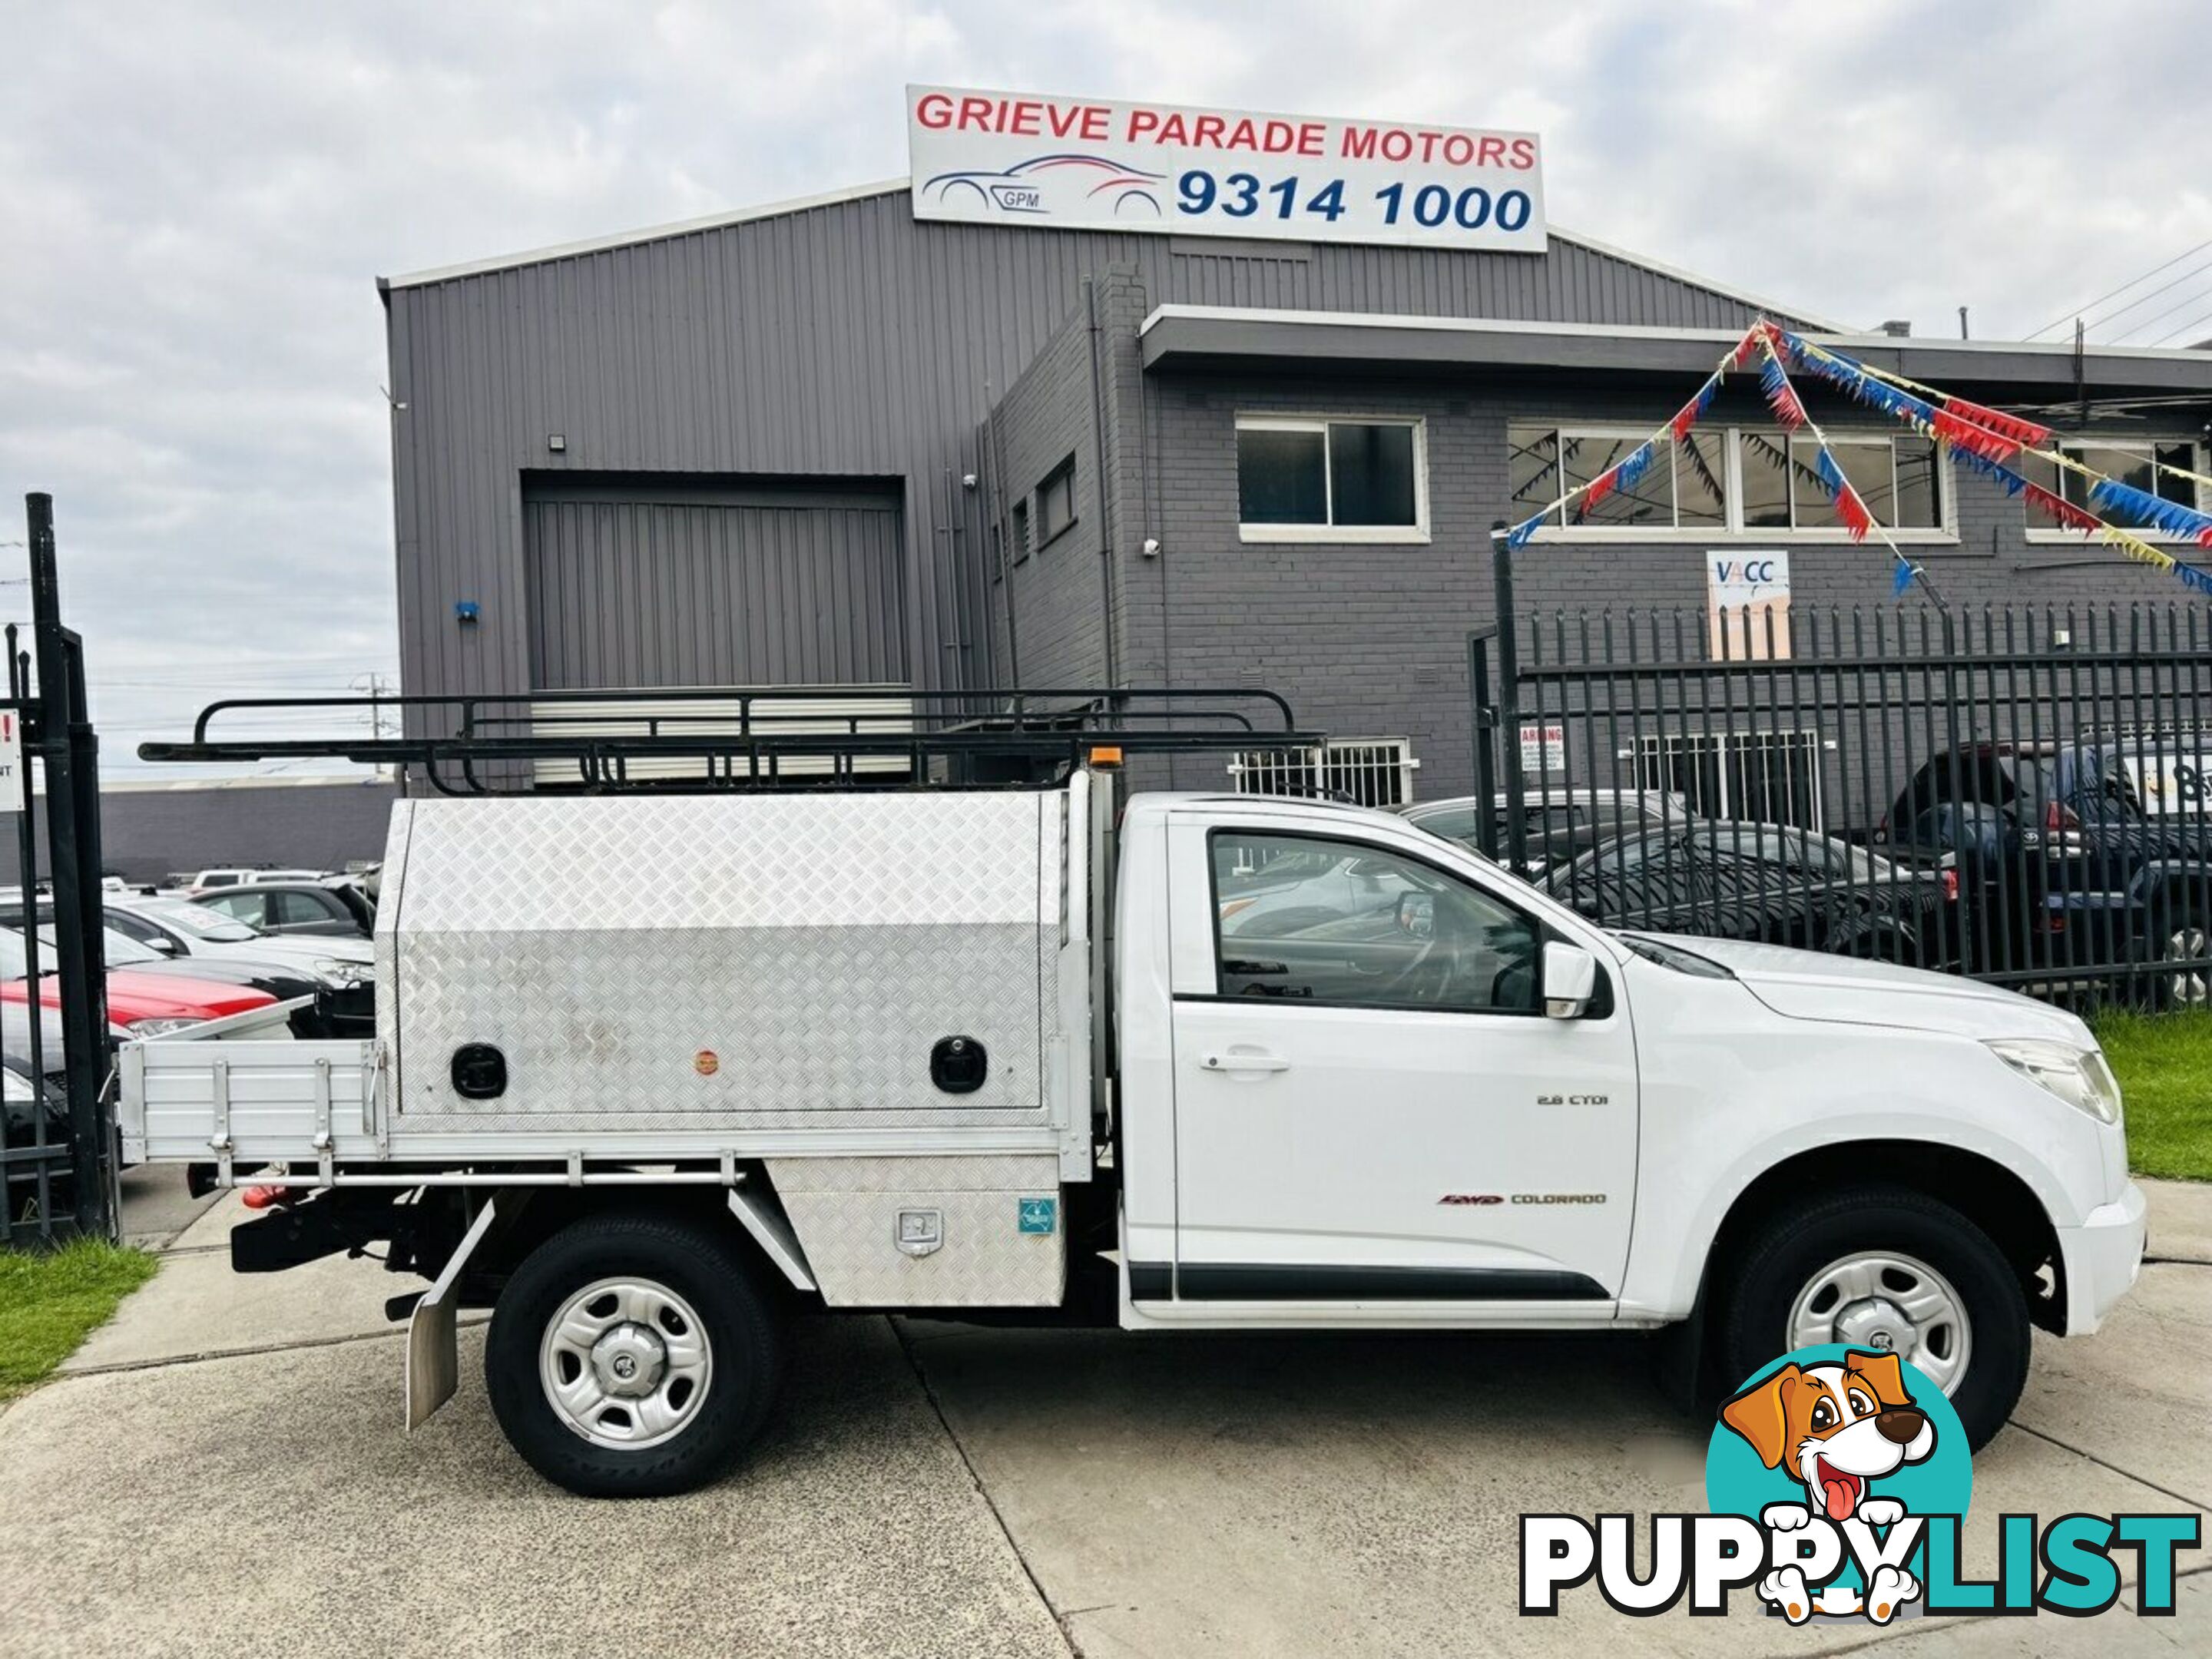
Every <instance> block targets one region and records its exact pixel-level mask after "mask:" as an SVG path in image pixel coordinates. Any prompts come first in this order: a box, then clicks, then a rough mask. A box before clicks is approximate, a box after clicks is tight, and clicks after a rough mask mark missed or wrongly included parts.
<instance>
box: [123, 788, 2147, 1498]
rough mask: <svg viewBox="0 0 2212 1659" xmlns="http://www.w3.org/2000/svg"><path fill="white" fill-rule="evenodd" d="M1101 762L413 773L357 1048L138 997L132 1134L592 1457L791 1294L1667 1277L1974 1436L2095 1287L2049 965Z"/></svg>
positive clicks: (1356, 1301) (1545, 1297)
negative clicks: (1556, 897)
mask: <svg viewBox="0 0 2212 1659" xmlns="http://www.w3.org/2000/svg"><path fill="white" fill-rule="evenodd" d="M1115 781H1116V780H1115V776H1114V775H1113V774H1112V773H1111V772H1109V771H1106V770H1101V769H1093V768H1091V767H1089V766H1085V767H1083V768H1080V769H1076V770H1074V771H1073V774H1072V775H1069V776H1067V777H1066V780H1065V781H1062V782H1060V783H1058V784H1055V785H1052V786H1048V787H1003V788H989V789H982V788H977V789H945V788H938V789H921V790H910V791H896V790H880V789H864V788H852V789H825V788H822V787H815V788H813V789H811V790H793V791H790V792H787V793H746V792H742V791H726V792H723V793H698V794H690V795H674V796H671V795H653V794H642V793H641V794H627V795H623V794H615V795H602V796H560V795H525V796H516V797H508V798H490V799H458V800H447V799H421V800H411V801H407V802H404V803H402V804H401V805H399V806H398V808H397V809H396V811H395V815H394V818H393V821H392V830H391V836H390V841H389V845H388V847H387V850H386V861H385V888H384V895H383V902H382V904H381V905H380V908H379V909H378V912H377V920H376V935H375V951H376V989H377V999H378V1019H379V1026H380V1030H379V1035H378V1037H377V1039H376V1041H374V1042H267V1043H263V1042H252V1041H237V1040H234V1041H231V1042H223V1043H220V1044H194V1043H184V1042H154V1043H143V1044H138V1043H134V1044H130V1045H127V1046H126V1048H125V1054H124V1061H123V1076H124V1094H123V1104H122V1126H123V1135H124V1142H125V1155H126V1158H130V1159H133V1160H136V1159H165V1160H172V1161H180V1162H181V1161H193V1162H204V1161H206V1160H208V1159H210V1158H214V1159H215V1160H216V1161H217V1163H218V1164H219V1166H220V1171H221V1178H222V1181H223V1182H225V1183H226V1184H229V1185H246V1184H249V1183H251V1182H259V1183H262V1184H264V1185H274V1186H276V1187H278V1188H280V1189H281V1190H280V1193H279V1195H278V1200H277V1202H276V1204H275V1205H274V1206H272V1207H271V1208H270V1209H269V1211H268V1212H266V1213H265V1214H264V1216H263V1217H261V1218H258V1219H257V1220H255V1221H253V1222H251V1223H249V1224H247V1225H246V1226H244V1227H242V1228H240V1230H239V1232H238V1234H237V1242H236V1243H235V1244H234V1261H235V1264H236V1265H237V1266H238V1267H240V1269H241V1270H242V1271H269V1270H271V1269H274V1268H277V1267H285V1266H289V1265H292V1264H293V1263H295V1262H298V1261H307V1260H311V1259H313V1257H315V1256H318V1255H327V1254H330V1253H332V1252H334V1251H337V1250H338V1249H347V1248H352V1247H357V1246H362V1245H366V1244H369V1243H373V1242H374V1241H377V1240H384V1241H388V1243H389V1247H390V1248H389V1258H390V1265H391V1267H392V1269H393V1270H394V1271H395V1272H399V1273H411V1274H415V1275H418V1276H420V1277H421V1278H422V1279H429V1280H430V1281H431V1285H430V1288H429V1289H428V1291H426V1292H421V1293H418V1296H417V1297H396V1298H394V1302H393V1312H394V1316H402V1315H409V1316H411V1320H412V1326H411V1329H410V1341H409V1345H408V1361H407V1395H408V1412H409V1421H410V1425H412V1424H414V1423H417V1422H419V1421H421V1420H422V1418H423V1417H425V1416H427V1415H428V1413H429V1412H431V1411H433V1410H435V1408H436V1407H437V1406H438V1405H439V1404H440V1403H441V1402H442V1401H443V1400H445V1399H446V1398H447V1396H449V1395H451V1393H452V1392H453V1387H454V1378H455V1370H456V1363H455V1358H454V1338H453V1317H454V1312H455V1310H456V1309H457V1308H459V1307H461V1306H483V1305H489V1306H490V1307H491V1309H492V1310H493V1312H492V1320H491V1327H490V1332H489V1342H488V1346H487V1351H486V1355H485V1370H486V1381H487V1384H488V1387H489V1393H490V1397H491V1401H492V1404H493V1407H494V1408H495V1411H496V1413H497V1414H498V1417H499V1420H500V1422H501V1425H502V1426H503V1427H504V1428H505V1430H506V1431H507V1435H508V1437H510V1438H511V1439H512V1440H513V1443H514V1444H515V1446H516V1448H517V1449H519V1450H520V1452H521V1453H522V1455H524V1456H525V1457H526V1459H528V1460H529V1462H531V1463H532V1465H534V1466H535V1467H536V1468H538V1470H540V1471H541V1472H542V1473H543V1474H545V1475H546V1476H548V1477H549V1478H550V1479H551V1480H555V1481H557V1482H559V1483H560V1484H562V1486H567V1487H568V1488H570V1489H571V1490H573V1491H576V1492H586V1493H595V1494H645V1493H658V1492H675V1491H679V1490H682V1489H684V1488H685V1487H689V1486H694V1485H696V1484H697V1483H698V1482H700V1481H702V1480H706V1479H708V1478H710V1477H711V1476H713V1475H714V1474H715V1473H716V1472H717V1471H718V1470H720V1469H721V1468H723V1467H725V1466H726V1464H727V1463H728V1462H729V1461H730V1460H731V1459H732V1457H733V1456H734V1455H736V1454H737V1453H738V1450H739V1449H741V1448H742V1447H743V1446H744V1444H745V1443H746V1442H747V1441H748V1440H749V1439H750V1438H751V1437H753V1436H754V1435H755V1434H756V1433H757V1431H758V1430H759V1428H760V1427H761V1425H762V1423H763V1419H764V1418H765V1417H766V1415H767V1413H768V1412H769V1408H770V1406H771V1404H772V1401H773V1399H774V1395H775V1389H776V1383H777V1376H778V1370H779V1358H780V1353H781V1336H780V1332H781V1328H782V1326H783V1323H784V1322H785V1320H786V1319H787V1317H788V1316H790V1315H791V1314H792V1313H793V1312H794V1311H799V1310H806V1309H829V1310H872V1311H885V1310H891V1311H899V1310H908V1311H916V1312H927V1313H933V1314H939V1315H952V1316H959V1315H962V1314H963V1313H967V1314H972V1313H974V1312H975V1310H984V1309H989V1310H997V1311H995V1312H994V1313H993V1314H992V1315H991V1317H992V1318H994V1319H995V1320H997V1321H999V1322H1006V1321H1008V1320H1020V1319H1034V1320H1035V1321H1036V1322H1039V1323H1046V1322H1052V1323H1066V1322H1071V1321H1082V1320H1088V1321H1091V1322H1097V1323H1102V1324H1107V1325H1115V1324H1118V1325H1119V1326H1121V1328H1125V1329H1129V1330H1152V1331H1167V1330H1197V1329H1217V1328H1225V1327H1229V1328H1301V1329H1325V1328H1328V1329H1341V1328H1346V1327H1358V1328H1423V1329H1444V1328H1461V1329H1498V1330H1525V1329H1532V1328H1543V1329H1550V1330H1568V1329H1589V1330H1599V1329H1613V1330H1624V1329H1642V1330H1649V1329H1656V1328H1662V1327H1667V1326H1674V1325H1680V1326H1682V1327H1683V1328H1684V1331H1685V1333H1686V1334H1688V1335H1691V1336H1692V1337H1694V1338H1695V1339H1696V1340H1695V1341H1694V1342H1693V1343H1692V1344H1690V1345H1688V1346H1686V1347H1685V1349H1684V1352H1686V1353H1687V1354H1692V1355H1695V1356H1697V1357H1698V1363H1699V1364H1702V1365H1703V1366H1704V1367H1705V1371H1706V1375H1707V1376H1708V1378H1709V1380H1710V1381H1711V1383H1714V1384H1715V1385H1717V1386H1733V1384H1734V1383H1735V1382H1736V1381H1737V1380H1738V1379H1739V1378H1741V1376H1744V1375H1746V1374H1747V1373H1748V1372H1749V1371H1751V1370H1753V1369H1754V1368H1755V1367H1757V1366H1758V1365H1759V1364H1762V1363H1764V1362H1765V1361H1767V1360H1768V1359H1770V1358H1771V1357H1773V1356H1774V1355H1776V1354H1778V1353H1779V1352H1783V1351H1784V1350H1787V1349H1790V1348H1794V1347H1797V1346H1803V1345H1805V1344H1808V1343H1813V1342H1820V1341H1848V1342H1852V1343H1856V1344H1860V1345H1863V1346H1875V1347H1887V1348H1893V1349H1894V1350H1895V1351H1896V1352H1898V1353H1899V1354H1901V1355H1903V1356H1905V1357H1906V1358H1910V1359H1911V1361H1912V1362H1913V1363H1914V1364H1917V1365H1918V1366H1920V1367H1921V1368H1922V1369H1923V1370H1926V1371H1927V1372H1928V1373H1929V1374H1930V1376H1933V1377H1934V1378H1936V1380H1938V1381H1939V1382H1940V1383H1942V1386H1943V1387H1944V1388H1945V1389H1947V1390H1948V1392H1949V1394H1950V1395H1951V1396H1952V1399H1953V1401H1954V1404H1955V1405H1956V1406H1957V1407H1958V1410H1959V1413H1960V1416H1961V1417H1962V1419H1964V1420H1965V1422H1966V1425H1967V1427H1968V1430H1969V1431H1970V1433H1971V1434H1972V1437H1973V1439H1974V1441H1975V1442H1976V1443H1977V1444H1978V1443H1981V1442H1983V1441H1984V1440H1986V1439H1987V1438H1988V1437H1990V1435H1992V1434H1994V1433H1995V1432H1996V1430H1997V1428H1998V1427H1999V1425H2002V1423H2003V1421H2004V1420H2005V1418H2006V1416H2007V1415H2008V1413H2009V1412H2010V1411H2011V1409H2012V1407H2013V1405H2014V1403H2015V1401H2016V1400H2017V1399H2018V1398H2019V1395H2020V1392H2021V1385H2022V1382H2023V1380H2024V1378H2025V1376H2026V1373H2027V1364H2028V1352H2029V1330H2030V1327H2031V1326H2032V1325H2039V1326H2042V1327H2044V1328H2046V1329H2049V1330H2051V1331H2054V1332H2057V1333H2058V1334H2063V1335H2069V1336H2075V1335H2082V1334H2087V1333H2090V1332H2093V1331H2094V1330H2095V1329H2096V1328H2097V1326H2098V1322H2099V1321H2100V1320H2101V1319H2102V1318H2103V1317H2104V1316H2105V1315H2106V1313H2107V1311H2108V1310H2110V1309H2111V1308H2112V1304H2113V1303H2114V1302H2115V1301H2116V1300H2117V1299H2118V1297H2120V1296H2121V1295H2123V1294H2124V1292H2125V1291H2127V1290H2128V1288H2129V1286H2130V1285H2131V1284H2132V1283H2133V1282H2134V1279H2135V1277H2136V1269H2137V1266H2138V1263H2139V1261H2140V1260H2141V1257H2142V1249H2143V1198H2142V1193H2141V1192H2140V1191H2139V1190H2138V1189H2137V1188H2136V1187H2135V1186H2134V1185H2133V1184H2132V1183H2131V1182H2130V1181H2129V1179H2128V1173H2127V1156H2126V1146H2125V1141H2124V1132H2123V1127H2122V1123H2121V1113H2120V1100H2119V1093H2118V1088H2117V1086H2116V1085H2115V1084H2114V1082H2113V1080H2112V1073H2111V1072H2110V1071H2109V1070H2108V1069H2107V1067H2106V1064H2105V1060H2104V1058H2103V1056H2102V1055H2101V1054H2100V1053H2099V1051H2098V1048H2097V1045H2096V1042H2095V1040H2094V1039H2093V1037H2092V1036H2090V1034H2089V1032H2088V1030H2087V1028H2086V1027H2085V1026H2084V1025H2083V1024H2081V1021H2080V1020H2078V1019H2076V1018H2074V1017H2073V1016H2072V1015H2070V1014H2068V1013H2064V1012H2058V1011H2057V1010H2055V1009H2053V1008H2051V1007H2048V1006H2043V1005H2041V1004H2039V1003H2036V1002H2033V1001H2031V1000H2027V998H2025V997H2021V996H2018V995H2015V994H2010V993H2008V992H2004V991H1999V990H1992V989H1989V988H1987V987H1983V986H1979V985H1976V984H1973V983H1971V982H1968V981H1962V980H1958V979H1953V978H1946V977H1942V976H1939V975H1934V974H1928V973H1920V972H1915V971H1912V970H1910V969H1900V968H1892V967H1887V966H1882V965H1878V964H1875V963H1868V962H1860V961H1856V960H1849V959H1844V958H1839V957H1828V956H1814V955H1808V954H1804V953H1801V952H1796V951H1784V950H1778V949H1768V948H1764V947H1757V946H1747V945H1722V944H1716V943H1713V942H1711V941H1706V940H1687V939H1685V940H1672V939H1656V938H1644V937H1638V936H1635V935H1631V934H1616V933H1609V932H1607V931H1606V930H1604V929H1602V928H1600V927H1594V926H1592V925H1591V924H1590V923H1589V922H1588V921H1584V920H1583V919H1582V918H1581V917H1580V916H1578V915H1575V914H1574V913H1573V912H1572V911H1571V910H1567V909H1565V908H1561V907H1560V906H1559V905H1557V904H1555V903H1553V902H1551V901H1550V900H1548V899H1547V897H1546V896H1544V895H1543V894H1541V893H1540V892H1538V891H1536V890H1534V889H1533V888H1531V887H1529V886H1528V885H1527V884H1524V883H1522V882H1520V881H1518V880H1516V879H1515V878H1512V877H1511V876H1510V875H1508V874H1506V873H1505V872H1504V871H1502V870H1500V869H1498V868H1497V867H1496V866H1492V865H1491V864H1488V863H1486V862H1485V861H1483V860H1481V859H1480V858H1478V857H1476V856H1475V855H1474V854H1469V853H1467V852H1465V851H1463V850H1462V849H1461V848H1458V847H1457V846H1455V844H1452V843H1449V842H1444V841H1442V840H1439V839H1438V838H1437V837H1435V836H1431V835H1429V834H1426V833H1425V832H1424V831H1422V830H1420V829H1417V828H1415V827H1414V826H1413V825H1411V824H1409V823H1407V822H1406V820H1405V819H1403V818H1402V817H1395V816H1392V815H1389V814H1386V813H1383V812H1378V811H1364V810H1360V809H1358V808H1351V807H1342V806H1336V805H1328V804H1326V803H1323V802H1318V801H1313V802H1309V801H1301V800H1292V799H1265V798H1257V797H1249V796H1233V795H1206V796H1198V795H1183V794H1146V793H1139V794H1136V795H1134V796H1133V797H1131V798H1130V799H1128V801H1127V806H1126V810H1125V811H1121V813H1120V814H1119V815H1118V822H1117V821H1116V819H1117V815H1116V813H1115V807H1114V801H1115ZM270 1164H279V1165H282V1166H283V1171H284V1172H283V1174H282V1175H270V1174H258V1175H257V1174H256V1173H255V1172H256V1171H258V1170H264V1168H265V1167H266V1166H268V1165H270ZM410 1310H411V1313H410Z"/></svg>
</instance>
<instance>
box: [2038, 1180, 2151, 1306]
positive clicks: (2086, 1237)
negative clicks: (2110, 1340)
mask: <svg viewBox="0 0 2212 1659" xmlns="http://www.w3.org/2000/svg"><path fill="white" fill-rule="evenodd" d="M2145 1210H2146V1205H2145V1201H2144V1199H2143V1191H2142V1188H2140V1187H2138V1186H2136V1183H2135V1182H2132V1181H2130V1182H2128V1184H2127V1188H2126V1190H2125V1191H2124V1192H2123V1193H2121V1194H2120V1195H2119V1197H2118V1198H2117V1199H2115V1200H2113V1201H2112V1203H2110V1204H2100V1205H2099V1206H2097V1207H2096V1208H2095V1209H2093V1210H2092V1211H2090V1212H2089V1213H2088V1215H2087V1218H2084V1219H2083V1221H2082V1223H2081V1225H2080V1226H2078V1227H2061V1228H2059V1229H2058V1260H2059V1262H2060V1265H2061V1266H2062V1267H2063V1268H2064V1269H2065V1273H2066V1334H2067V1335H2069V1336H2087V1335H2090V1334H2092V1333H2093V1332H2094V1331H2095V1330H2096V1328H2098V1327H2099V1326H2100V1325H2101V1324H2103V1323H2104V1321H2105V1316H2106V1314H2108V1313H2110V1312H2111V1311H2112V1304H2115V1303H2116V1302H2118V1300H2119V1299H2120V1298H2121V1297H2124V1296H2125V1295H2126V1294H2127V1293H2128V1291H2130V1290H2131V1289H2133V1288H2134V1285H2135V1282H2136V1274H2137V1273H2141V1272H2142V1258H2143V1235H2144V1231H2145V1223H2144V1214H2145Z"/></svg>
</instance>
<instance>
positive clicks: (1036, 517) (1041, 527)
mask: <svg viewBox="0 0 2212 1659" xmlns="http://www.w3.org/2000/svg"><path fill="white" fill-rule="evenodd" d="M1063 479H1065V480H1066V483H1067V517H1066V519H1065V520H1062V521H1061V523H1060V525H1059V526H1058V527H1057V528H1055V527H1054V525H1053V523H1052V515H1051V514H1050V513H1048V511H1047V510H1046V503H1047V501H1048V500H1049V498H1050V496H1051V494H1052V489H1053V486H1054V485H1055V484H1057V483H1060V482H1061V480H1063ZM1030 499H1031V500H1033V501H1035V502H1036V509H1035V511H1034V513H1032V515H1031V516H1032V520H1033V522H1034V523H1035V525H1036V546H1037V550H1038V551H1039V552H1042V551H1043V550H1045V549H1046V548H1048V547H1050V546H1051V545H1052V544H1054V542H1056V541H1058V540H1059V539H1060V538H1061V537H1062V536H1065V535H1066V534H1067V532H1069V531H1071V530H1073V529H1074V528H1075V526H1076V523H1077V521H1078V520H1079V519H1080V518H1081V516H1082V515H1081V514H1080V513H1078V512H1077V511H1076V506H1075V457H1074V456H1073V455H1070V456H1069V457H1067V459H1065V460H1063V461H1062V462H1060V465H1057V466H1055V467H1054V468H1053V470H1052V471H1049V472H1048V473H1046V474H1045V475H1044V477H1042V478H1041V479H1040V480H1038V482H1037V487H1036V489H1033V490H1031V491H1030Z"/></svg>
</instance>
